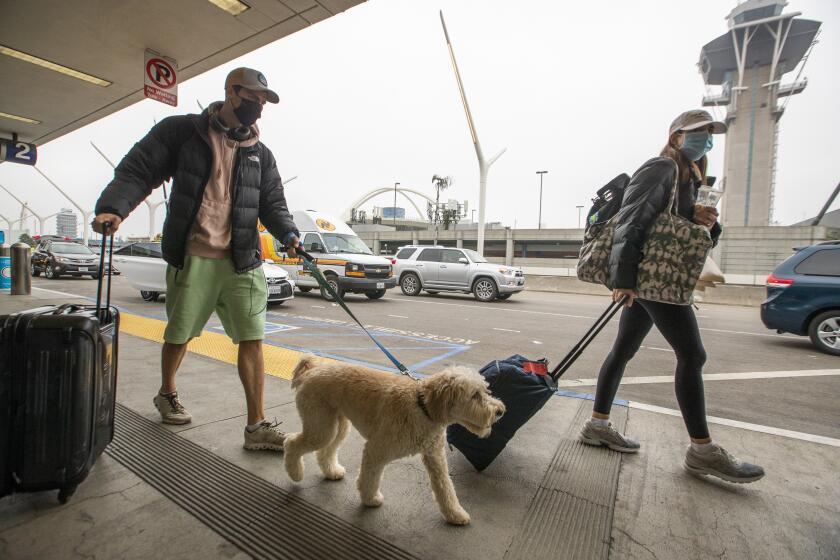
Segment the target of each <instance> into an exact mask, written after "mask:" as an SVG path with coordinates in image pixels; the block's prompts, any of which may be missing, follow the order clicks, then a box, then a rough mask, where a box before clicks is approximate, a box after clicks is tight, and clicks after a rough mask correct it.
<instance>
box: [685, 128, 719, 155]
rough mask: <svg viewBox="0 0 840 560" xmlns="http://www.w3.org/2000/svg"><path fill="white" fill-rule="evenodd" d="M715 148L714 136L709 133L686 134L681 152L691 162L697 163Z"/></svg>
mask: <svg viewBox="0 0 840 560" xmlns="http://www.w3.org/2000/svg"><path fill="white" fill-rule="evenodd" d="M712 146H714V142H713V141H712V135H711V134H709V133H708V131H705V130H703V131H701V132H686V133H685V138H683V145H682V147H681V148H680V151H681V152H682V153H683V155H684V156H685V157H687V158H688V159H690V160H691V161H697V160H699V159H700V158H701V157H703V156H704V155H706V154H707V153H708V152H709V150H711V149H712Z"/></svg>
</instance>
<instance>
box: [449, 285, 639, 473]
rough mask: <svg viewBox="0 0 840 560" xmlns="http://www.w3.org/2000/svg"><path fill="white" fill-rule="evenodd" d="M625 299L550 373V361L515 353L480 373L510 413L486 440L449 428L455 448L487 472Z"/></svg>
mask: <svg viewBox="0 0 840 560" xmlns="http://www.w3.org/2000/svg"><path fill="white" fill-rule="evenodd" d="M624 301H625V300H624V299H621V300H620V301H617V302H613V303H611V304H610V306H609V307H608V308H607V310H606V311H604V313H603V314H602V315H601V316H600V317H599V318H598V320H597V321H595V324H594V325H592V327H591V328H590V329H589V330H588V331H587V333H586V334H585V335H584V336H583V338H581V339H580V341H578V343H577V344H576V345H575V346H574V348H572V350H571V351H570V352H569V353H568V354H567V355H566V357H565V358H563V360H562V361H561V362H560V363H559V364H558V365H557V367H555V368H554V369H553V370H552V371H551V372H550V373H549V371H548V361H547V360H546V359H545V358H543V359H541V360H529V359H527V358H524V357H523V356H520V355H519V354H514V355H513V356H510V357H509V358H505V359H504V360H495V361H493V362H490V363H489V364H487V365H486V366H484V367H483V368H481V370H479V373H481V375H483V376H484V378H485V379H486V380H487V383H488V384H489V386H490V392H491V393H493V396H494V397H496V398H497V399H499V400H501V401H502V402H503V403H505V407H506V408H507V411H506V412H505V415H504V416H502V418H501V419H500V420H499V421H498V422H496V423H495V424H493V430H492V431H491V433H490V435H489V436H488V437H486V438H484V439H482V438H479V437H478V436H476V435H474V434H472V433H471V432H469V431H468V430H467V429H466V428H464V427H463V426H461V425H459V424H452V425H450V426H449V428H447V432H446V439H447V440H448V441H449V443H450V444H451V445H453V446H455V447H456V448H457V449H458V450H459V451H460V452H461V453H463V454H464V457H466V458H467V460H468V461H469V462H470V463H471V464H472V466H474V467H475V468H476V470H479V471H483V470H484V469H486V468H487V467H488V466H490V463H492V462H493V461H494V460H495V459H496V457H497V456H498V455H499V453H501V452H502V450H503V449H504V448H505V446H506V445H507V443H508V442H509V441H510V440H511V439H512V438H513V436H514V435H516V431H517V430H519V428H521V427H522V426H523V425H524V424H525V423H526V422H527V421H528V420H530V419H531V417H532V416H533V415H534V414H536V413H537V412H539V410H540V409H541V408H542V407H543V406H544V405H545V403H547V402H548V400H549V399H550V398H551V396H552V395H553V394H554V393H555V392H556V391H557V380H558V379H559V378H560V376H561V375H563V374H564V373H566V370H568V369H569V368H570V367H571V366H572V364H574V363H575V361H576V360H577V359H578V358H579V357H580V355H581V354H583V351H584V350H585V349H586V347H587V346H589V343H590V342H592V341H593V340H594V339H595V337H596V336H598V333H600V332H601V329H603V328H604V326H606V324H607V323H609V322H610V319H612V318H613V316H614V315H615V314H616V313H618V310H619V309H621V307H622V306H623V305H624Z"/></svg>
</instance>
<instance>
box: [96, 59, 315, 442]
mask: <svg viewBox="0 0 840 560" xmlns="http://www.w3.org/2000/svg"><path fill="white" fill-rule="evenodd" d="M267 101H268V102H271V103H277V102H278V101H279V99H278V96H277V94H276V93H275V92H274V91H272V90H271V89H269V88H268V83H267V81H266V79H265V76H263V74H262V73H261V72H258V71H256V70H252V69H249V68H237V69H235V70H233V71H232V72H230V74H228V76H227V79H226V80H225V101H224V102H223V103H222V102H218V103H214V104H212V105H211V106H210V107H208V108H207V109H206V110H205V111H204V112H203V113H201V114H200V115H194V114H193V115H183V116H175V117H169V118H167V119H164V120H163V121H161V122H160V123H158V124H157V125H155V127H154V128H152V130H151V131H150V132H149V133H148V134H147V135H146V136H145V137H144V138H143V139H142V140H140V141H139V142H138V143H137V144H135V145H134V147H133V148H132V149H131V151H129V153H128V155H126V156H125V157H124V158H123V160H122V161H121V162H120V164H119V165H118V166H117V168H116V170H115V172H114V179H113V180H112V181H111V182H110V184H109V185H108V186H107V187H106V188H105V190H104V192H103V193H102V195H101V196H100V198H99V201H98V202H97V203H96V219H95V220H94V229H95V230H96V231H98V232H106V233H113V232H115V231H117V229H118V228H119V225H120V223H121V222H122V221H123V220H124V219H125V218H126V217H127V216H128V215H129V214H130V213H131V211H133V210H134V209H135V208H136V207H137V206H138V205H139V204H140V203H141V202H142V201H143V200H144V199H145V198H146V197H147V196H149V194H150V193H151V192H152V190H153V189H155V188H157V187H158V186H160V185H161V184H162V183H163V182H164V181H166V180H167V179H169V178H170V177H171V178H173V183H172V194H171V196H170V198H169V203H168V212H167V216H166V222H165V223H164V226H163V238H162V241H161V249H162V251H163V258H164V260H166V262H167V263H168V266H167V273H166V312H167V318H168V322H167V326H166V331H165V333H164V345H163V357H162V383H161V387H160V391H159V392H158V394H157V395H156V396H155V397H154V399H153V402H154V405H155V407H156V408H157V409H158V410H159V411H160V414H161V418H162V421H163V422H165V423H169V424H186V423H189V422H190V421H191V420H192V417H191V416H190V414H189V413H188V412H187V411H186V409H185V408H184V406H183V405H182V404H181V401H180V399H179V398H178V392H177V389H176V386H175V374H176V372H177V370H178V367H179V365H180V363H181V360H182V359H183V357H184V354H185V353H186V349H187V343H188V342H189V341H190V340H191V339H192V338H194V337H196V336H199V335H200V334H201V332H202V330H203V329H204V326H205V324H206V323H207V321H208V320H209V318H210V316H211V315H212V313H213V312H214V311H215V312H216V314H217V315H218V317H219V319H220V320H221V323H222V325H223V327H224V329H225V332H226V333H227V334H228V336H230V337H231V338H232V339H233V342H234V343H235V344H238V345H239V359H238V364H239V376H240V379H241V380H242V385H243V387H244V389H245V398H246V402H247V407H248V421H247V425H246V428H245V444H244V447H245V448H246V449H272V450H277V451H282V449H283V439H284V434H283V433H282V432H281V431H280V430H279V429H277V424H276V423H271V422H268V421H266V419H265V414H264V411H263V383H264V371H265V368H264V364H263V354H262V339H263V336H264V335H263V333H264V328H265V308H266V299H267V293H266V290H267V287H266V282H265V276H264V275H263V272H262V258H261V254H260V245H259V233H258V231H257V221H258V220H259V221H261V222H262V223H263V224H264V225H265V227H266V228H267V229H268V231H269V232H270V233H271V234H272V235H273V236H274V237H275V238H277V239H280V240H282V241H283V242H284V244H286V245H287V246H288V247H290V250H289V253H290V255H292V256H294V247H296V246H297V245H298V237H299V235H300V234H299V232H298V230H297V228H296V227H295V224H294V222H293V221H292V216H291V214H290V213H289V209H288V206H287V205H286V198H285V195H284V194H283V185H282V183H281V181H280V174H279V172H278V171H277V163H276V162H275V160H274V156H273V155H272V153H271V151H270V150H269V149H268V148H267V147H265V145H263V144H262V142H260V141H259V129H258V128H257V126H256V121H257V120H258V119H259V118H260V116H261V114H262V109H263V106H264V105H265V103H266V102H267Z"/></svg>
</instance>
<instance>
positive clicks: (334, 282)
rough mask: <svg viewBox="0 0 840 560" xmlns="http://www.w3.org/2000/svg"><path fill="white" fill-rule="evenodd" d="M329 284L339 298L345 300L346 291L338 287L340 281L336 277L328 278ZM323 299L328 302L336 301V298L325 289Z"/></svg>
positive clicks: (322, 293) (322, 294) (322, 289)
mask: <svg viewBox="0 0 840 560" xmlns="http://www.w3.org/2000/svg"><path fill="white" fill-rule="evenodd" d="M327 284H329V285H330V287H331V288H332V289H333V291H335V293H337V294H338V297H340V298H341V299H344V290H342V289H341V287H340V286H339V285H338V279H337V278H336V277H335V276H327ZM321 297H322V298H324V299H325V300H327V301H335V298H334V297H332V296H331V295H330V293H329V292H328V291H327V290H325V289H324V288H323V287H322V288H321Z"/></svg>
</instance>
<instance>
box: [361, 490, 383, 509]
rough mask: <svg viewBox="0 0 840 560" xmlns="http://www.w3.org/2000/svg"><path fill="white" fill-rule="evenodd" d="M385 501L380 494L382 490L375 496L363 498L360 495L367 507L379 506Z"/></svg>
mask: <svg viewBox="0 0 840 560" xmlns="http://www.w3.org/2000/svg"><path fill="white" fill-rule="evenodd" d="M384 502H385V496H383V495H382V492H377V493H376V495H375V496H373V497H372V498H368V499H365V498H364V497H362V503H363V504H365V505H366V506H367V507H379V506H381V505H382V504H383V503H384Z"/></svg>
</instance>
